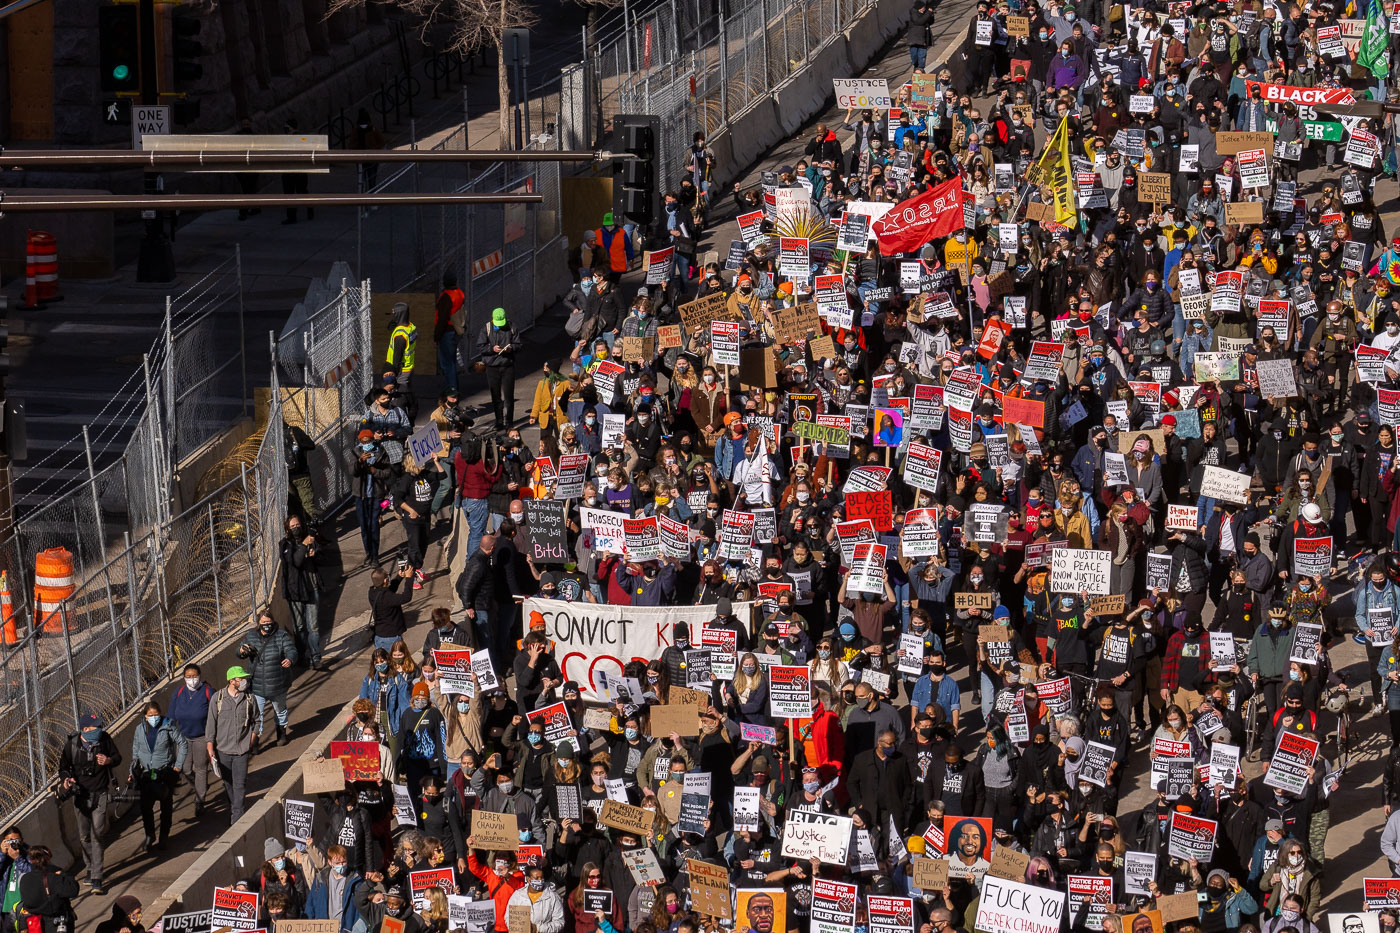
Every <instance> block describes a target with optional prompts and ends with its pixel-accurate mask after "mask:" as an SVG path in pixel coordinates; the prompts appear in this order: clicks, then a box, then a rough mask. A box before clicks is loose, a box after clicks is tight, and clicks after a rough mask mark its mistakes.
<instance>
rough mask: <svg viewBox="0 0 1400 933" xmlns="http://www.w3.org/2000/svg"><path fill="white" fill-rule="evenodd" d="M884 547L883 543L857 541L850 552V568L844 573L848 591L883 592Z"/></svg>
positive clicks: (879, 593)
mask: <svg viewBox="0 0 1400 933" xmlns="http://www.w3.org/2000/svg"><path fill="white" fill-rule="evenodd" d="M885 560H886V548H885V546H884V545H883V544H868V543H865V542H859V543H857V544H856V546H855V548H854V549H853V551H852V554H851V569H850V572H849V573H848V574H847V575H846V590H847V592H849V593H874V594H876V596H880V595H881V594H883V593H884V592H885Z"/></svg>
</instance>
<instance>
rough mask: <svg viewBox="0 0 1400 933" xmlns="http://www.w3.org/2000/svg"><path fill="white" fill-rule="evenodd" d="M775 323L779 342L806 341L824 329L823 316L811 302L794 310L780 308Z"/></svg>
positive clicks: (793, 308)
mask: <svg viewBox="0 0 1400 933" xmlns="http://www.w3.org/2000/svg"><path fill="white" fill-rule="evenodd" d="M843 294H844V292H843ZM773 322H774V330H776V331H777V334H778V340H779V342H786V340H787V339H793V340H805V339H807V338H808V337H809V336H811V335H813V334H819V333H821V329H822V319H821V315H820V314H818V313H817V305H816V303H815V302H811V301H804V302H802V303H801V304H799V305H797V306H795V307H792V308H780V309H779V310H777V311H775V312H774V314H773Z"/></svg>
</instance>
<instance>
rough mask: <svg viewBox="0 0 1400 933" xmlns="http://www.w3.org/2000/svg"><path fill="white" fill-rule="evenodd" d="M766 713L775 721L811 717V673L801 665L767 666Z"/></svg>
mask: <svg viewBox="0 0 1400 933" xmlns="http://www.w3.org/2000/svg"><path fill="white" fill-rule="evenodd" d="M768 711H769V714H770V715H771V716H773V717H774V718H775V719H805V718H806V717H808V716H811V715H812V677H811V671H809V670H808V669H807V668H806V667H803V666H801V665H793V666H784V665H780V664H773V665H769V667H768Z"/></svg>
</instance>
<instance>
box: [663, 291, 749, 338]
mask: <svg viewBox="0 0 1400 933" xmlns="http://www.w3.org/2000/svg"><path fill="white" fill-rule="evenodd" d="M676 310H677V311H679V312H680V315H681V321H682V323H684V324H685V329H686V330H687V331H689V332H692V333H693V332H694V331H695V329H696V328H697V327H708V326H709V325H710V322H712V321H733V320H737V319H738V316H739V315H740V314H742V312H730V310H729V299H728V298H727V297H726V296H725V294H724V292H722V291H717V292H711V293H710V294H708V295H706V296H705V297H703V298H697V299H695V300H694V301H688V302H686V303H685V304H683V305H680V306H678V307H677V308H676Z"/></svg>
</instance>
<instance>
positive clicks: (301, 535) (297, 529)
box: [280, 515, 325, 671]
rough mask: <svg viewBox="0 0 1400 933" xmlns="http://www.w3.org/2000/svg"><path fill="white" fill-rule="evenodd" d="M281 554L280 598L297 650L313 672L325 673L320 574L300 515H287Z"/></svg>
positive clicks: (311, 537)
mask: <svg viewBox="0 0 1400 933" xmlns="http://www.w3.org/2000/svg"><path fill="white" fill-rule="evenodd" d="M280 552H281V558H282V595H283V596H284V597H285V598H286V600H287V606H288V608H290V609H291V610H292V625H293V627H294V629H295V631H296V638H297V650H298V651H299V652H302V653H304V656H305V658H306V663H307V665H308V666H309V667H311V668H312V669H313V670H318V671H320V670H325V666H324V665H323V664H322V663H321V632H320V619H319V614H318V608H319V604H320V602H321V572H320V570H319V569H318V568H317V566H316V536H315V535H314V534H309V533H305V529H304V528H303V527H302V522H301V517H300V516H298V515H289V516H287V536H286V537H285V538H283V539H282V544H281V546H280Z"/></svg>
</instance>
